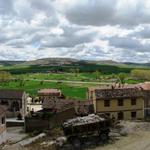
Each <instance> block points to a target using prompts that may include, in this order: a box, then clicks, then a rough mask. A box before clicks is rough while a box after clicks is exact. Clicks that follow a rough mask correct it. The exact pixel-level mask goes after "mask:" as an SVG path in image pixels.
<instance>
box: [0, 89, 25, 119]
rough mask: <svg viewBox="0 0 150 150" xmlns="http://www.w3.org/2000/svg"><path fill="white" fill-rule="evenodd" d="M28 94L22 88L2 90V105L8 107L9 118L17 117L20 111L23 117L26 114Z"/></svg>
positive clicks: (0, 99)
mask: <svg viewBox="0 0 150 150" xmlns="http://www.w3.org/2000/svg"><path fill="white" fill-rule="evenodd" d="M27 96H28V95H27V94H26V93H25V92H24V91H22V90H6V89H1V90H0V105H3V106H5V107H6V108H7V112H6V116H7V118H11V117H17V116H18V114H19V113H20V114H21V115H22V117H24V116H25V115H26V113H27V111H26V109H27V108H26V107H27V101H26V99H27Z"/></svg>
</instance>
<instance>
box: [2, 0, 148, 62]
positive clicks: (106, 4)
mask: <svg viewBox="0 0 150 150" xmlns="http://www.w3.org/2000/svg"><path fill="white" fill-rule="evenodd" d="M49 57H67V58H76V59H86V60H87V59H89V60H114V61H119V62H138V63H144V62H150V0H0V60H35V59H40V58H49Z"/></svg>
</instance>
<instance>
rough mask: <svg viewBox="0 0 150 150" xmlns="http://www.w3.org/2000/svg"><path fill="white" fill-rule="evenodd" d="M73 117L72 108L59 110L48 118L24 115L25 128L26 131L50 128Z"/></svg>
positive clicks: (73, 110)
mask: <svg viewBox="0 0 150 150" xmlns="http://www.w3.org/2000/svg"><path fill="white" fill-rule="evenodd" d="M73 117H75V109H74V108H70V109H67V110H65V111H63V112H59V113H57V114H55V115H54V116H52V117H50V118H49V119H42V118H40V117H38V118H35V117H26V118H25V130H26V132H32V131H34V130H45V129H51V128H53V127H56V126H60V125H61V124H62V123H63V122H64V121H65V120H67V119H72V118H73Z"/></svg>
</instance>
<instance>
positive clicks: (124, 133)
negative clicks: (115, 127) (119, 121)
mask: <svg viewBox="0 0 150 150" xmlns="http://www.w3.org/2000/svg"><path fill="white" fill-rule="evenodd" d="M120 135H121V136H127V135H128V129H126V128H123V129H122V130H121V131H120Z"/></svg>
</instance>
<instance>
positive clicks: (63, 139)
mask: <svg viewBox="0 0 150 150" xmlns="http://www.w3.org/2000/svg"><path fill="white" fill-rule="evenodd" d="M66 142H67V138H66V137H59V138H57V139H56V144H57V145H58V146H60V147H61V146H63V145H64V144H65V143H66Z"/></svg>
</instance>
